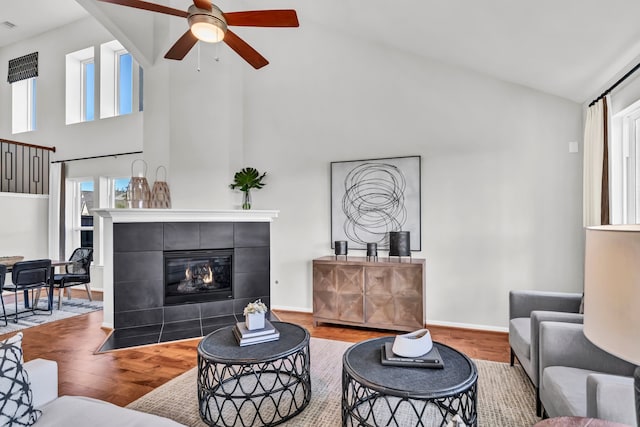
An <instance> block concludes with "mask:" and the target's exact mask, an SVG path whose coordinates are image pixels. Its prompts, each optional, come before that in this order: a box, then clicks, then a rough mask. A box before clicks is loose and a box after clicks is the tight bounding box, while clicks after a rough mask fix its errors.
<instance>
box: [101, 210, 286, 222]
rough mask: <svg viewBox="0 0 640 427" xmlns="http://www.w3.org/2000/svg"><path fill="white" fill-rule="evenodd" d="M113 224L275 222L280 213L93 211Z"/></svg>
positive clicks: (266, 211) (251, 211)
mask: <svg viewBox="0 0 640 427" xmlns="http://www.w3.org/2000/svg"><path fill="white" fill-rule="evenodd" d="M91 212H92V213H94V214H96V215H98V216H100V217H101V218H109V219H110V220H111V221H112V222H114V223H118V222H227V221H229V222H273V220H274V219H276V218H277V217H278V213H279V212H280V211H273V210H253V209H247V210H217V211H208V210H196V209H93V210H92V211H91Z"/></svg>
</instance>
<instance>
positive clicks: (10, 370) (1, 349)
mask: <svg viewBox="0 0 640 427" xmlns="http://www.w3.org/2000/svg"><path fill="white" fill-rule="evenodd" d="M40 415H41V412H40V411H39V410H37V409H34V407H33V394H32V392H31V383H30V381H29V374H28V373H27V371H26V370H25V369H24V365H23V358H22V332H18V333H17V334H16V335H14V336H12V337H10V338H8V339H6V340H4V341H1V342H0V425H3V426H4V425H22V426H30V425H32V424H33V423H35V422H36V421H37V420H38V417H39V416H40Z"/></svg>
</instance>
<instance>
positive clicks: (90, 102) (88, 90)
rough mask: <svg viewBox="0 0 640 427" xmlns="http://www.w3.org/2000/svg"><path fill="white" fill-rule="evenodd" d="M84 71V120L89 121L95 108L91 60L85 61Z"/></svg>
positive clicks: (93, 73)
mask: <svg viewBox="0 0 640 427" xmlns="http://www.w3.org/2000/svg"><path fill="white" fill-rule="evenodd" d="M84 67H85V68H84V73H85V87H84V93H85V100H84V119H85V121H91V120H93V118H94V108H95V102H94V99H95V98H94V97H95V71H94V70H95V64H94V63H93V62H87V63H86V64H84Z"/></svg>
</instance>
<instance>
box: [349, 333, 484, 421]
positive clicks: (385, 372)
mask: <svg viewBox="0 0 640 427" xmlns="http://www.w3.org/2000/svg"><path fill="white" fill-rule="evenodd" d="M393 339H394V338H393V337H384V338H375V339H372V340H368V341H364V342H361V343H359V344H356V345H354V346H353V347H351V348H349V350H347V351H346V352H345V354H344V357H343V362H342V425H343V426H359V427H360V426H397V427H406V426H421V427H427V426H429V427H431V426H439V427H443V426H446V425H447V423H448V422H449V421H450V420H451V419H452V418H453V417H454V416H455V415H458V416H460V418H462V420H463V422H464V423H465V425H467V426H477V424H478V421H477V398H478V395H477V382H478V372H477V369H476V366H475V364H474V363H473V361H472V360H471V359H469V358H468V357H467V356H465V355H464V354H462V353H460V352H459V351H457V350H455V349H453V348H451V347H448V346H446V345H444V344H440V343H434V345H435V346H437V347H438V350H439V351H440V355H441V357H442V359H443V360H444V364H445V367H444V369H427V368H412V367H405V366H403V367H396V366H387V365H382V363H381V362H380V349H381V348H382V346H383V345H384V343H385V342H387V341H393Z"/></svg>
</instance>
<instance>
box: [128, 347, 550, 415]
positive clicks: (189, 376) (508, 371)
mask: <svg viewBox="0 0 640 427" xmlns="http://www.w3.org/2000/svg"><path fill="white" fill-rule="evenodd" d="M351 345H352V343H347V342H342V341H332V340H325V339H321V338H311V343H310V348H311V389H312V392H311V403H310V404H309V406H307V408H306V409H305V410H304V411H303V412H302V413H301V414H299V415H298V416H296V417H295V418H293V419H291V420H289V421H288V422H286V423H283V424H281V425H283V426H288V427H292V426H323V427H324V426H330V427H332V426H340V425H341V413H340V410H341V408H340V400H341V381H342V377H341V367H342V355H343V353H344V352H345V350H346V349H347V348H349V347H350V346H351ZM474 362H475V363H476V366H477V367H478V425H479V426H486V427H530V426H532V425H533V424H535V423H536V422H538V421H539V420H540V419H539V418H537V417H536V416H535V397H534V390H533V387H532V385H531V383H530V382H529V380H528V379H527V377H526V374H525V373H524V371H523V370H522V368H521V367H520V366H513V367H511V366H509V365H508V364H506V363H498V362H488V361H483V360H474ZM196 377H197V371H196V368H193V369H191V370H190V371H187V372H185V373H184V374H182V375H180V376H179V377H176V378H174V379H173V380H171V381H169V382H168V383H166V384H164V385H162V386H161V387H158V388H157V389H155V390H153V391H151V392H150V393H148V394H146V395H144V396H142V397H141V398H140V399H138V400H136V401H134V402H132V403H130V404H129V405H128V406H127V407H128V408H131V409H136V410H139V411H143V412H148V413H151V414H156V415H160V416H163V417H167V418H171V419H173V420H175V421H177V422H179V423H181V424H184V425H187V426H192V427H196V426H197V427H206V424H205V423H204V422H202V420H200V416H199V415H198V404H197V402H198V398H197V390H196Z"/></svg>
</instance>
